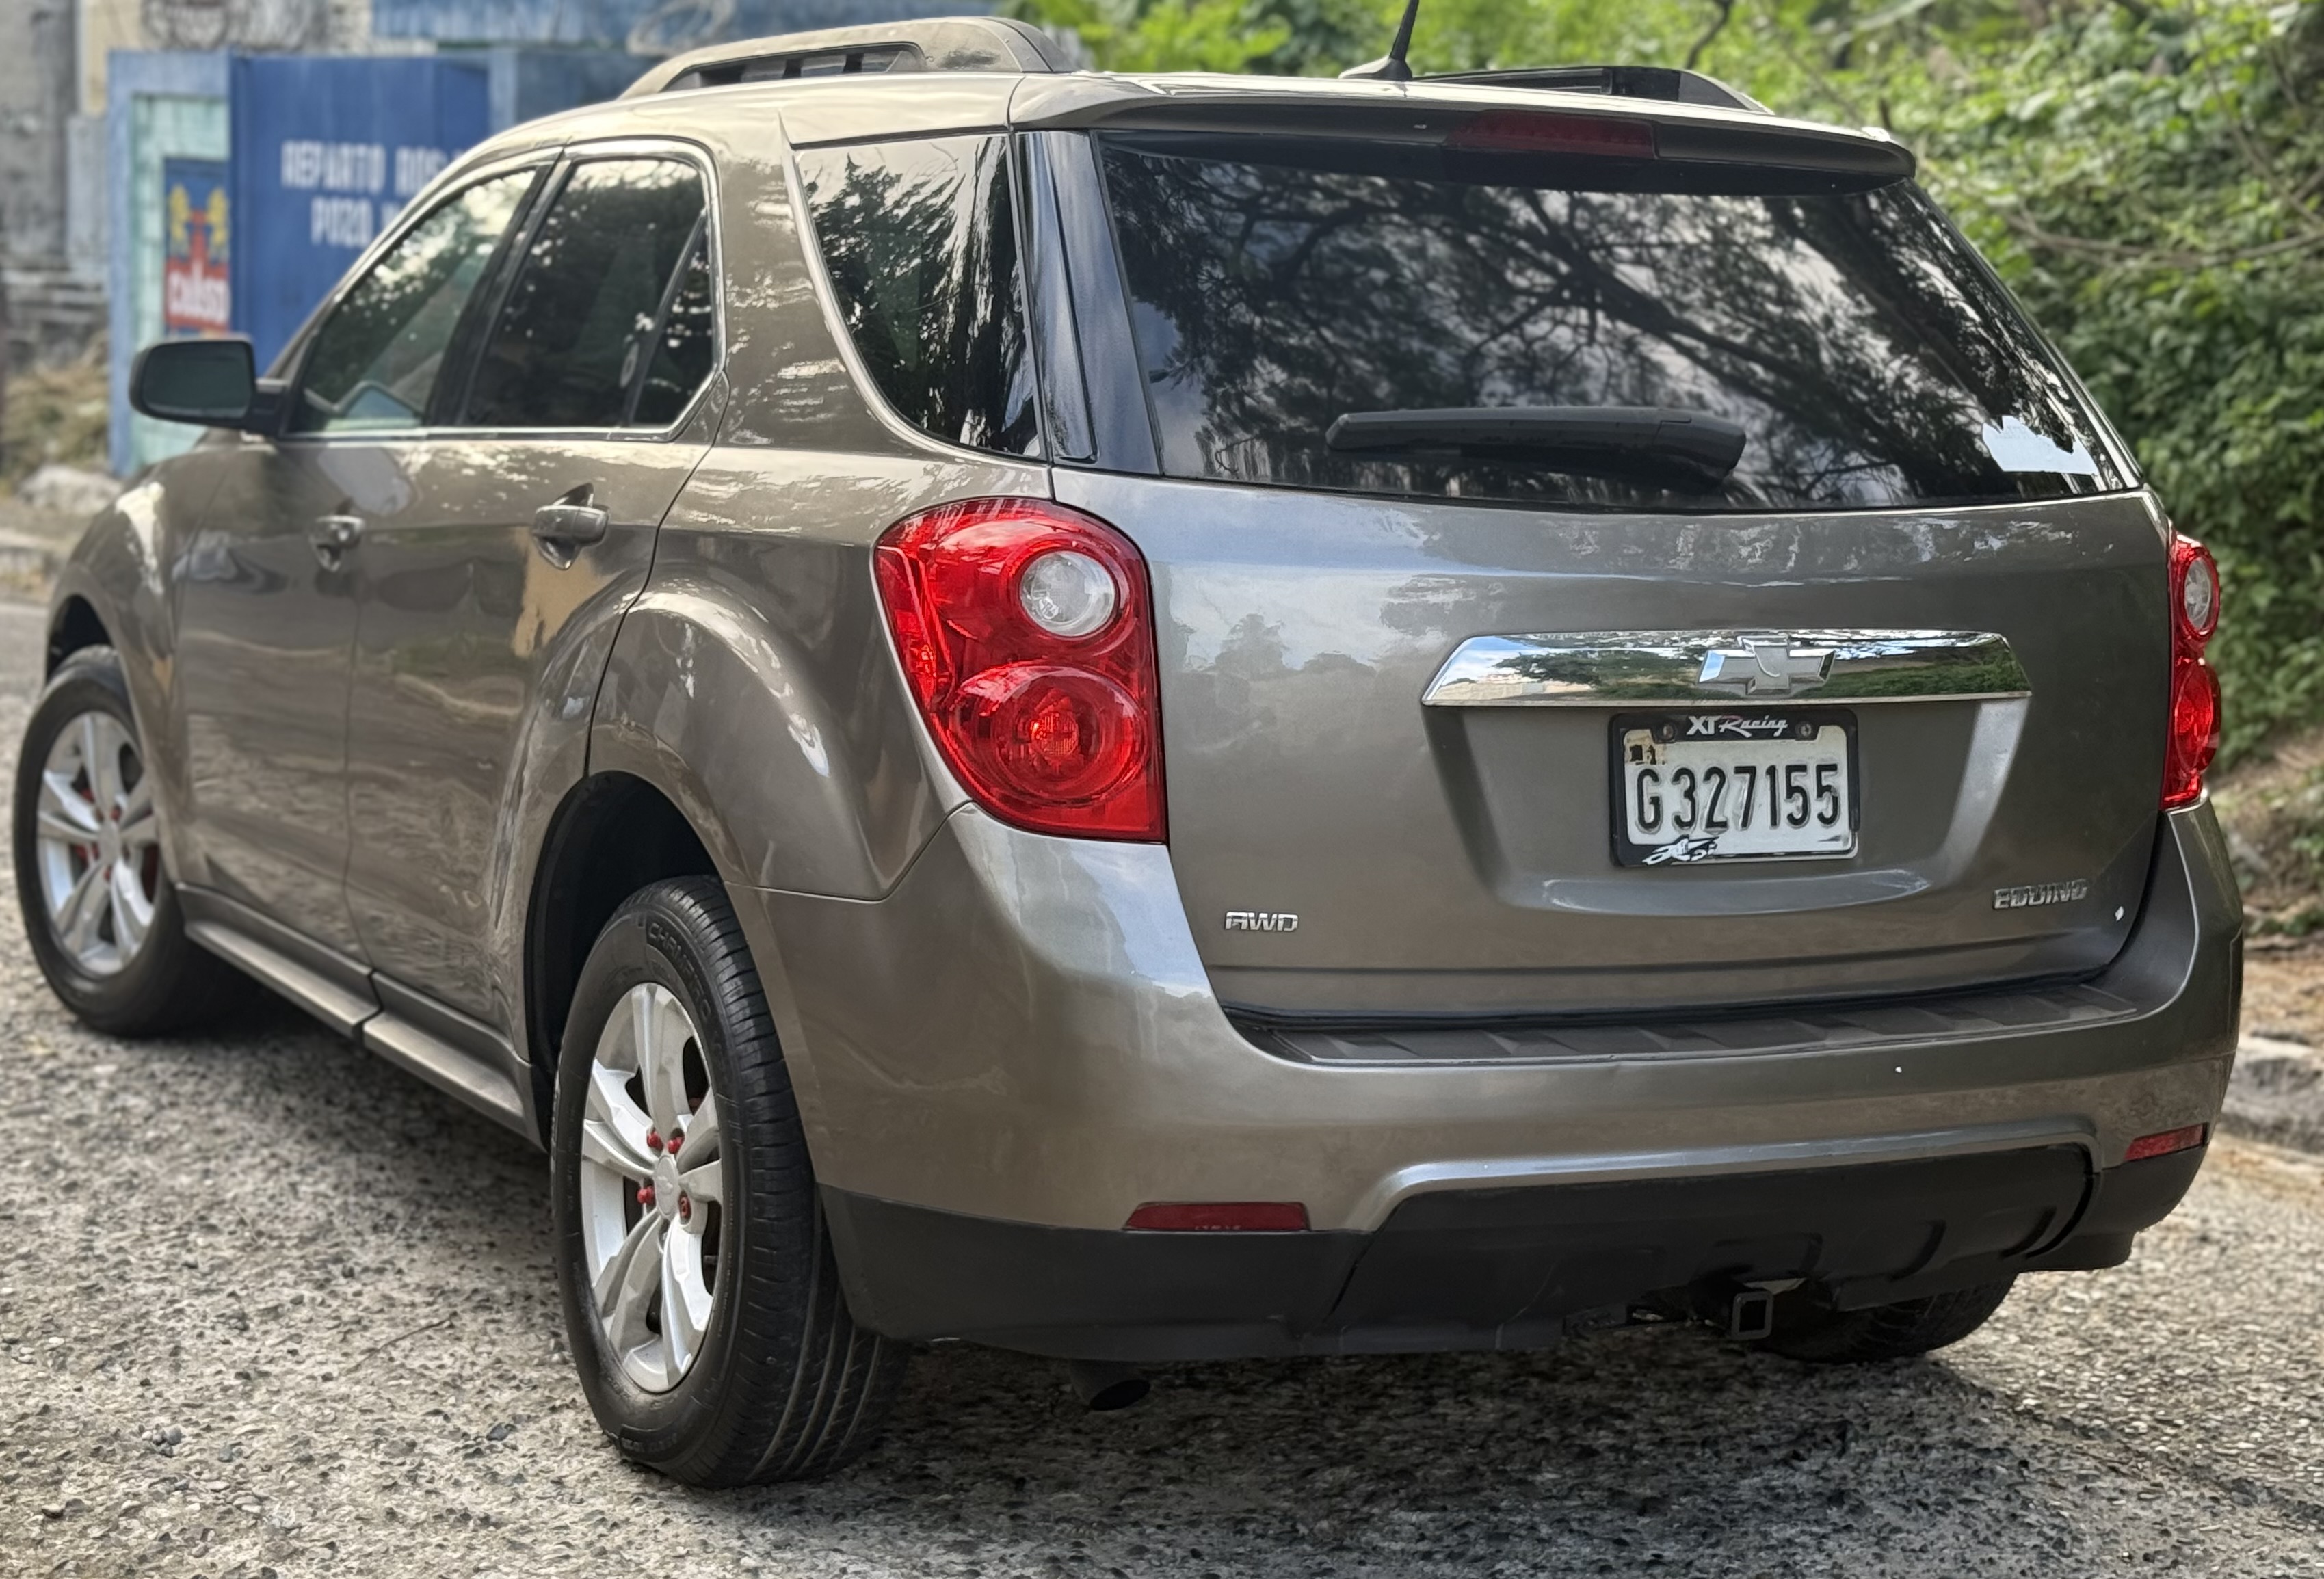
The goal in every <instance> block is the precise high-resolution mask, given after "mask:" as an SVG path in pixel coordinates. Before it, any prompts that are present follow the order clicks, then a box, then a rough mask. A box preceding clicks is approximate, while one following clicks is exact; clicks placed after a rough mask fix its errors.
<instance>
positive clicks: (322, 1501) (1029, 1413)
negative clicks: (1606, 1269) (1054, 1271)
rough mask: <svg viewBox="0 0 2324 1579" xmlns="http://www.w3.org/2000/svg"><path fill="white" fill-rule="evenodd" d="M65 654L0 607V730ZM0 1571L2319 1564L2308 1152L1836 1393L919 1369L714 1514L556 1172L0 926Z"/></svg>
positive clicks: (1625, 1355)
mask: <svg viewBox="0 0 2324 1579" xmlns="http://www.w3.org/2000/svg"><path fill="white" fill-rule="evenodd" d="M37 639H38V616H37V613H36V612H35V611H32V610H31V609H29V608H26V607H23V606H20V605H0V739H5V741H6V742H7V743H8V746H7V747H6V748H5V754H13V743H14V740H15V737H16V734H17V732H18V730H19V729H20V728H21V727H22V725H23V716H24V713H25V697H26V696H27V694H28V692H29V688H30V685H31V683H32V681H31V678H30V677H31V675H32V669H33V666H34V661H35V660H34V654H35V652H36V651H37V645H38V640H37ZM0 1059H5V1067H6V1068H7V1071H8V1074H9V1076H10V1081H9V1084H10V1086H11V1089H12V1090H14V1093H15V1098H14V1101H12V1102H11V1103H8V1104H6V1106H5V1109H0V1573H5V1574H27V1575H30V1574H42V1575H49V1574H170V1575H178V1574H186V1575H193V1574H199V1575H206V1576H208V1579H222V1576H224V1575H228V1574H233V1575H250V1576H256V1579H291V1576H292V1575H300V1574H362V1575H366V1576H368V1575H400V1574H412V1575H438V1574H512V1575H513V1574H523V1575H525V1576H526V1579H537V1576H543V1575H551V1574H583V1573H587V1574H604V1573H607V1572H609V1571H613V1572H621V1573H627V1574H643V1575H656V1576H661V1575H668V1576H673V1579H681V1576H684V1579H690V1576H692V1575H696V1574H705V1575H708V1574H782V1575H791V1574H798V1575H840V1574H849V1575H854V1574H908V1575H916V1576H917V1575H961V1576H967V1575H988V1576H998V1575H1019V1574H1021V1575H1035V1576H1042V1579H1046V1576H1047V1575H1053V1574H1086V1575H1091V1576H1093V1579H1094V1576H1096V1575H1101V1574H1119V1575H1140V1576H1142V1575H1146V1574H1159V1575H1185V1576H1186V1579H1202V1576H1205V1575H1218V1576H1220V1579H1226V1576H1228V1575H1243V1574H1281V1575H1298V1576H1300V1579H1309V1576H1321V1575H1333V1576H1348V1579H1353V1576H1357V1575H1388V1574H1397V1575H1405V1574H1430V1575H1434V1574H1443V1575H1452V1574H1461V1575H1474V1574H1492V1575H1516V1574H1587V1573H1622V1574H1628V1573H1632V1572H1637V1571H1641V1570H1648V1569H1651V1570H1654V1571H1656V1572H1662V1573H1673V1574H1737V1575H1753V1574H1794V1573H1813V1574H1829V1573H1843V1574H1912V1575H1914V1576H1915V1579H1918V1576H1921V1575H1926V1574H1943V1575H1952V1574H1982V1573H1995V1574H2071V1575H2077V1576H2080V1575H2085V1574H2091V1573H2108V1574H2112V1573H2128V1572H2144V1571H2149V1570H2157V1571H2162V1570H2167V1571H2171V1572H2173V1573H2193V1574H2235V1575H2236V1576H2238V1579H2256V1576H2264V1575H2273V1574H2324V1164H2319V1163H2318V1162H2316V1161H2314V1160H2310V1159H2301V1158H2298V1157H2296V1156H2294V1155H2292V1154H2290V1153H2283V1152H2274V1151H2270V1150H2266V1149H2264V1148H2262V1147H2260V1146H2257V1145H2255V1144H2253V1143H2250V1142H2245V1141H2238V1140H2223V1141H2222V1142H2221V1143H2220V1144H2219V1145H2218V1146H2217V1147H2215V1148H2214V1154H2213V1157H2212V1159H2211V1162H2210V1165H2209V1168H2207V1169H2206V1170H2205V1173H2204V1175H2203V1177H2202V1179H2201V1181H2200V1182H2199V1184H2198V1185H2197V1187H2196V1189H2195V1193H2194V1195H2193V1196H2192V1197H2191V1198H2190V1201H2189V1203H2188V1205H2186V1206H2185V1207H2184V1208H2182V1209H2181V1211H2180V1213H2179V1214H2177V1215H2176V1216H2174V1217H2173V1218H2172V1219H2171V1221H2170V1222H2168V1223H2165V1224H2163V1226H2162V1228H2160V1229H2159V1230H2157V1231H2156V1232H2155V1233H2151V1234H2149V1235H2148V1236H2147V1237H2146V1239H2145V1241H2144V1242H2143V1243H2142V1244H2141V1246H2140V1249H2139V1252H2138V1254H2137V1256H2136V1257H2135V1260H2133V1261H2132V1262H2131V1264H2130V1265H2129V1266H2128V1267H2126V1268H2124V1269H2122V1270H2118V1271H2114V1272H2108V1273H2102V1274H2098V1275H2095V1276H2074V1277H2053V1278H2048V1279H2029V1280H2028V1282H2027V1283H2026V1284H2025V1285H2024V1286H2023V1287H2022V1288H2020V1290H2019V1292H2018V1294H2017V1295H2016V1296H2015V1297H2013V1299H2012V1300H2011V1302H2010V1303H2009V1305H2008V1306H2006V1307H2005V1308H2004V1309H2003V1311H2002V1313H2001V1315H2000V1316H1998V1317H1997V1318H1996V1320H1995V1321H1994V1322H1993V1323H1991V1324H1990V1325H1988V1326H1987V1328H1986V1329H1985V1330H1984V1331H1983V1332H1981V1333H1980V1334H1978V1335H1977V1336H1975V1337H1974V1338H1972V1339H1970V1340H1969V1342H1967V1343H1964V1344H1960V1345H1959V1346H1958V1347H1956V1348H1954V1349H1952V1350H1950V1351H1948V1352H1947V1353H1945V1354H1943V1355H1942V1356H1941V1358H1939V1359H1937V1360H1934V1361H1929V1362H1910V1363H1901V1364H1895V1365H1889V1366H1881V1367H1875V1368H1870V1369H1867V1370H1861V1371H1853V1372H1847V1373H1835V1372H1831V1371H1812V1370H1809V1369H1807V1368H1804V1367H1802V1366H1798V1365H1794V1364H1793V1363H1791V1362H1786V1361H1782V1360H1777V1359H1775V1358H1772V1357H1768V1356H1765V1355H1757V1354H1749V1353H1740V1352H1738V1351H1737V1350H1735V1349H1732V1348H1730V1347H1729V1346H1727V1345H1725V1344H1721V1343H1720V1342H1718V1341H1716V1340H1715V1339H1713V1338H1712V1337H1711V1336H1710V1335H1709V1334H1704V1333H1701V1332H1697V1331H1692V1330H1677V1329H1637V1330H1633V1331H1630V1332H1626V1333H1621V1334H1614V1335H1611V1336H1608V1337H1601V1338H1598V1339H1594V1340H1591V1341H1587V1342H1582V1343H1576V1344H1571V1345H1569V1346H1567V1347H1565V1348H1563V1349H1562V1350H1556V1351H1552V1352H1549V1353H1541V1354H1530V1355H1506V1356H1479V1357H1462V1358H1431V1359H1417V1360H1398V1359H1377V1360H1342V1361H1323V1362H1290V1363H1273V1362H1269V1363H1250V1364H1237V1365H1207V1366H1188V1367H1184V1368H1179V1369H1176V1370H1173V1371H1169V1372H1167V1373H1166V1374H1164V1375H1163V1376H1161V1377H1160V1378H1159V1379H1158V1381H1157V1388H1156V1392H1155V1396H1154V1398H1153V1399H1151V1400H1150V1401H1149V1402H1148V1404H1146V1405H1145V1406H1144V1407H1142V1408H1138V1409H1133V1410H1130V1411H1128V1412H1126V1413H1122V1414H1116V1415H1096V1416H1093V1415H1089V1414H1086V1413H1084V1412H1083V1411H1082V1410H1081V1409H1080V1408H1078V1407H1077V1406H1075V1405H1074V1404H1073V1403H1072V1402H1071V1401H1070V1399H1068V1398H1067V1396H1066V1394H1065V1390H1064V1386H1063V1383H1062V1380H1061V1379H1060V1377H1059V1374H1058V1373H1057V1371H1056V1370H1055V1369H1054V1368H1052V1367H1050V1366H1048V1365H1047V1364H1045V1363H1043V1362H1037V1361H1033V1360H1028V1359H1023V1358H1019V1357H1016V1356H1013V1355H1008V1354H1002V1353H990V1352H982V1351H976V1350H970V1349H964V1348H954V1349H948V1350H942V1351H938V1352H936V1353H930V1354H927V1355H924V1356H922V1357H920V1358H919V1359H918V1360H916V1361H915V1362H914V1366H913V1370H912V1373H911V1379H910V1381H909V1383H908V1390H907V1396H906V1398H905V1400H904V1402H903V1405H902V1407H901V1408H899V1411H898V1413H897V1416H896V1418H895V1421H894V1424H893V1426H892V1427H891V1429H890V1432H889V1434H888V1436H887V1439H886V1442H885V1444H884V1445H882V1446H881V1448H879V1449H878V1450H877V1451H876V1452H875V1453H874V1454H872V1455H871V1458H870V1459H868V1460H867V1461H866V1462H865V1463H863V1464H860V1465H858V1466H857V1467H856V1468H855V1469H853V1470H852V1471H850V1472H848V1473H845V1474H844V1475H841V1476H840V1477H838V1478H836V1479H835V1480H834V1481H831V1482H825V1483H824V1484H822V1485H818V1486H810V1487H783V1488H777V1489H772V1490H767V1491H752V1492H744V1493H721V1494H715V1495H705V1494H702V1493H698V1492H693V1491H686V1490H683V1489H681V1488H679V1487H677V1486H674V1485H671V1484H669V1483H668V1482H663V1481H661V1480H659V1479H658V1478H657V1477H655V1476H653V1475H650V1474H648V1473H641V1472H640V1471H637V1470H634V1469H632V1468H630V1467H628V1466H627V1465H625V1464H622V1462H621V1460H620V1459H618V1458H617V1457H616V1456H615V1455H614V1454H613V1452H612V1451H611V1450H610V1448H609V1447H608V1446H607V1445H606V1443H605V1442H604V1439H603V1438H602V1437H601V1436H599V1435H598V1433H597V1431H596V1429H595V1426H594V1424H593V1423H592V1422H591V1420H590V1417H589V1414H588V1411H587V1408H586V1405H585V1404H584V1403H583V1401H582V1399H581V1395H580V1392H579V1390H578V1389H577V1387H576V1385H575V1383H574V1380H573V1378H572V1375H571V1371H570V1369H569V1366H568V1363H567V1358H566V1355H565V1353H564V1352H563V1346H562V1343H561V1341H560V1339H559V1337H558V1325H559V1324H558V1316H557V1310H556V1304H555V1298H554V1288H553V1284H552V1281H551V1279H550V1275H549V1251H548V1235H547V1225H546V1216H547V1214H546V1210H545V1205H544V1193H545V1190H544V1184H545V1174H544V1169H543V1167H542V1163H541V1160H540V1159H539V1157H538V1156H537V1155H536V1154H534V1153H533V1152H531V1151H530V1150H526V1149H525V1148H524V1147H523V1146H522V1145H521V1143H520V1142H519V1141H517V1140H514V1139H512V1137H510V1136H508V1135H506V1134H504V1133H503V1132H502V1131H499V1130H497V1129H494V1128H493V1127H491V1126H490V1125H489V1124H487V1123H485V1122H484V1121H482V1120H479V1119H476V1118H473V1117H470V1116H469V1115H468V1114H467V1113H466V1112H465V1111H464V1110H462V1109H460V1108H458V1107H457V1106H456V1105H455V1104H454V1103H452V1102H451V1101H450V1100H449V1099H447V1098H445V1097H440V1096H438V1095H437V1094H434V1093H433V1092H431V1091H429V1090H428V1089H426V1088H424V1087H422V1086H420V1085H418V1084H416V1083H415V1082H413V1081H411V1080H410V1079H407V1078H406V1077H404V1076H401V1075H399V1074H398V1073H396V1072H395V1071H393V1070H392V1069H390V1068H388V1067H386V1066H384V1065H383V1064H380V1063H377V1062H374V1061H373V1060H371V1059H368V1058H366V1057H363V1056H361V1055H359V1054H357V1053H355V1052H353V1051H351V1050H350V1049H349V1048H346V1046H345V1045H343V1044H342V1043H340V1042H339V1041H337V1040H336V1039H333V1038H331V1037H330V1036H328V1035H327V1034H325V1033H324V1032H322V1031H320V1030H317V1029H315V1028H313V1027H312V1026H310V1025H309V1024H308V1023H307V1022H306V1021H304V1020H301V1019H300V1017H299V1016H298V1015H297V1014H296V1013H295V1012H293V1011H289V1010H287V1009H275V1010H266V1011H255V1012H254V1013H252V1014H251V1015H249V1016H248V1017H246V1018H245V1019H244V1020H242V1021H241V1022H239V1023H236V1024H234V1025H232V1026H230V1027H228V1028H226V1030H225V1031H224V1032H223V1033H222V1034H220V1035H218V1036H217V1037H215V1038H210V1039H201V1040H190V1041H172V1042H152V1043H143V1044H134V1045H133V1044H125V1043H120V1042H115V1041H111V1040H108V1039H105V1038H102V1037H97V1036H93V1035H90V1034H89V1033H88V1032H86V1031H84V1030H79V1029H78V1027H77V1026H75V1025H74V1024H73V1023H72V1022H71V1021H69V1020H67V1019H66V1018H65V1016H64V1015H63V1014H62V1013H61V1012H60V1011H59V1010H58V1009H57V1007H56V1005H55V1003H54V1002H53V1001H52V1000H51V998H50V997H49V995H48V993H46V992H45V991H44V990H43V989H42V985H41V983H40V981H39V978H38V977H37V975H36V974H34V972H33V969H32V965H31V964H30V962H29V957H28V956H27V955H26V952H25V950H24V947H23V943H22V940H21V937H20V936H19V931H18V923H17V921H16V918H15V914H14V905H13V904H9V905H6V906H5V912H0Z"/></svg>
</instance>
